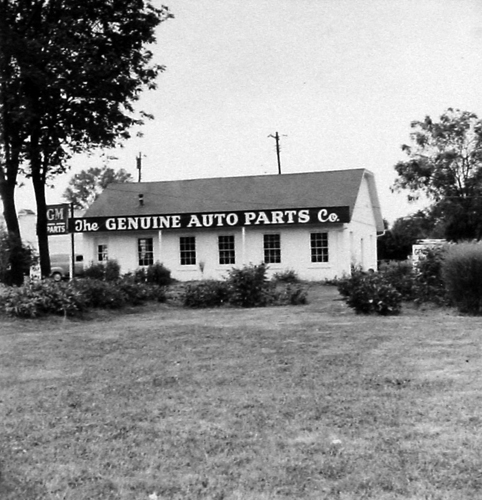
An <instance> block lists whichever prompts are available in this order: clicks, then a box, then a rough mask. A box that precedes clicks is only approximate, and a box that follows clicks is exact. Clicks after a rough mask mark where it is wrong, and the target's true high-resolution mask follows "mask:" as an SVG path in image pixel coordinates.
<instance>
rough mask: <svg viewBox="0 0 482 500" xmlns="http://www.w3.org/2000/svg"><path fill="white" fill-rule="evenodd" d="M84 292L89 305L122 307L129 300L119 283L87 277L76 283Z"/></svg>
mask: <svg viewBox="0 0 482 500" xmlns="http://www.w3.org/2000/svg"><path fill="white" fill-rule="evenodd" d="M75 287H76V289H77V290H78V291H79V293H81V294H82V296H83V297H84V300H85V304H86V306H87V307H93V308H105V309H120V308H121V307H123V306H124V305H125V304H126V302H127V297H126V294H125V293H124V291H123V290H122V289H121V287H120V286H119V285H118V283H115V282H109V281H102V280H98V279H92V278H85V279H81V280H78V281H76V285H75Z"/></svg>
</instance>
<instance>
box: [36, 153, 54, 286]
mask: <svg viewBox="0 0 482 500" xmlns="http://www.w3.org/2000/svg"><path fill="white" fill-rule="evenodd" d="M34 163H35V162H33V164H32V183H33V188H34V191H35V200H36V202H37V241H38V250H39V254H40V272H41V274H42V277H43V278H47V277H48V276H50V252H49V238H48V233H47V202H46V199H45V182H44V181H43V178H42V175H41V172H39V171H38V170H37V168H36V167H34Z"/></svg>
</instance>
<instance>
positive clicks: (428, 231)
mask: <svg viewBox="0 0 482 500" xmlns="http://www.w3.org/2000/svg"><path fill="white" fill-rule="evenodd" d="M384 222H385V228H386V231H385V234H384V235H383V236H381V237H379V238H378V258H379V259H380V260H405V259H406V258H407V256H409V255H410V254H411V253H412V245H414V244H415V243H416V242H417V240H420V239H425V238H443V229H444V228H441V227H440V225H439V221H437V220H436V219H435V218H434V217H433V216H432V214H431V213H430V212H429V211H422V210H419V211H418V212H416V213H415V214H412V215H409V216H406V217H400V218H399V219H397V220H396V221H395V222H394V223H393V226H392V227H391V228H389V227H388V223H387V222H386V221H384Z"/></svg>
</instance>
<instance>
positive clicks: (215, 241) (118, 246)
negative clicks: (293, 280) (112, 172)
mask: <svg viewBox="0 0 482 500" xmlns="http://www.w3.org/2000/svg"><path fill="white" fill-rule="evenodd" d="M71 230H73V231H74V232H76V233H83V235H84V238H83V250H84V262H86V263H89V262H91V263H98V262H102V261H104V260H106V259H116V260H117V261H118V263H119V264H120V266H121V271H122V272H123V273H124V272H129V271H134V270H135V269H137V268H139V267H144V266H147V265H149V264H152V263H154V262H162V263H163V264H164V265H165V266H166V267H167V268H168V269H170V271H171V273H172V277H173V278H176V279H178V280H181V281H188V280H197V279H202V278H214V279H216V278H222V277H224V276H226V273H227V271H228V270H230V269H231V268H233V267H241V266H243V265H244V264H249V263H253V264H259V263H261V262H265V263H266V264H267V265H268V268H269V271H268V272H269V273H271V274H272V273H276V272H282V271H285V270H288V269H292V270H295V271H296V272H297V274H298V276H299V277H300V278H302V279H306V280H324V279H332V278H335V277H337V276H338V277H340V276H342V275H343V274H344V273H349V272H350V269H351V265H353V264H355V265H360V266H362V267H363V268H364V269H367V270H368V269H370V268H373V269H376V266H377V233H381V232H382V231H383V220H382V216H381V211H380V204H379V201H378V195H377V191H376V187H375V180H374V176H373V174H372V173H371V172H369V171H368V170H365V169H356V170H338V171H328V172H310V173H300V174H283V175H262V176H249V177H228V178H213V179H195V180H182V181H168V182H149V183H147V182H146V183H126V184H111V185H110V186H108V187H107V189H106V190H105V191H104V192H103V193H102V194H101V195H100V196H99V198H98V199H97V200H96V201H95V202H94V203H93V204H92V206H91V207H90V208H89V209H88V210H87V212H86V213H85V215H84V217H82V218H76V219H74V220H73V221H72V222H71Z"/></svg>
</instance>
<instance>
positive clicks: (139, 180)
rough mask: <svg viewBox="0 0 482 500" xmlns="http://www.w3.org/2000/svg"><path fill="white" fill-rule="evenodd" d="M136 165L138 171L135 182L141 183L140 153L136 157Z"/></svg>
mask: <svg viewBox="0 0 482 500" xmlns="http://www.w3.org/2000/svg"><path fill="white" fill-rule="evenodd" d="M136 165H137V170H139V176H138V180H137V182H141V178H142V174H141V171H142V154H141V153H139V154H138V155H137V156H136Z"/></svg>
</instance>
